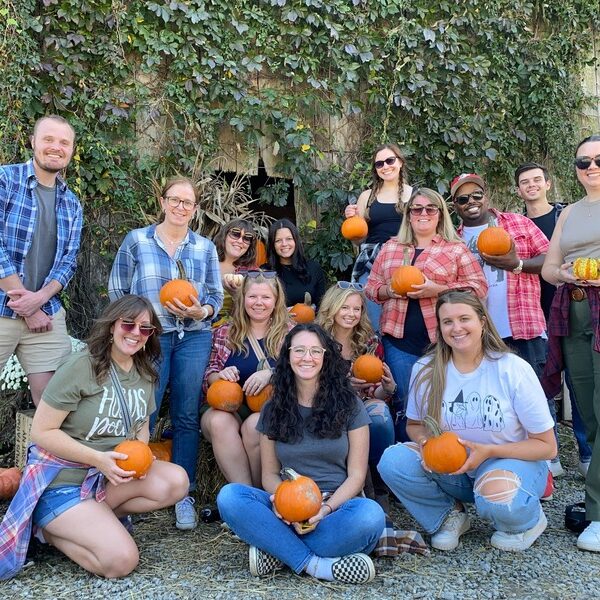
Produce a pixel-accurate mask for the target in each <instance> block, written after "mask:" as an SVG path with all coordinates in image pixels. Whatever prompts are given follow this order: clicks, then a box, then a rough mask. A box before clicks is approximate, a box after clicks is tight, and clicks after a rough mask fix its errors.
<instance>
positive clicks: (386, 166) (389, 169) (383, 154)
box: [344, 143, 413, 331]
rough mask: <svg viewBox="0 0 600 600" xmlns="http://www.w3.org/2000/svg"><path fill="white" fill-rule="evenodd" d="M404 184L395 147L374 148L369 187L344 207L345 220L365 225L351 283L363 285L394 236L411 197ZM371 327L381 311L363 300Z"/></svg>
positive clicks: (402, 167)
mask: <svg viewBox="0 0 600 600" xmlns="http://www.w3.org/2000/svg"><path fill="white" fill-rule="evenodd" d="M412 190H413V189H412V187H411V186H410V185H409V184H408V183H407V172H406V159H405V157H404V154H403V153H402V150H400V147H399V146H398V145H397V144H392V143H388V144H382V145H380V146H377V148H375V150H374V151H373V155H372V157H371V186H370V187H369V189H367V190H365V191H364V192H362V193H361V194H360V196H359V197H358V200H357V202H356V204H349V205H348V206H346V210H345V211H344V216H345V217H346V218H349V217H354V216H359V217H363V218H364V219H366V221H367V222H368V224H369V233H368V234H367V237H366V238H365V239H364V240H358V241H357V242H356V243H357V244H359V245H360V253H359V255H358V257H357V259H356V262H355V263H354V269H353V271H352V281H354V282H359V283H362V284H363V285H365V284H366V282H367V278H368V276H369V273H370V272H371V267H372V266H373V263H374V262H375V259H376V258H377V254H379V251H380V250H381V246H382V245H383V244H385V242H387V241H388V240H389V239H390V238H391V237H392V236H395V235H396V234H397V233H398V229H399V228H400V224H401V223H402V217H403V215H404V207H405V206H406V203H407V202H408V200H409V198H410V195H411V194H412ZM367 311H368V314H369V319H370V321H371V325H373V328H374V329H375V330H376V331H379V318H380V317H381V307H380V306H379V305H378V304H376V303H375V302H372V301H371V300H367Z"/></svg>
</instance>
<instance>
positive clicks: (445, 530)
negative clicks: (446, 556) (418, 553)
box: [431, 509, 471, 550]
mask: <svg viewBox="0 0 600 600" xmlns="http://www.w3.org/2000/svg"><path fill="white" fill-rule="evenodd" d="M470 528H471V519H470V518H469V515H468V514H467V513H466V512H465V511H460V510H457V509H454V510H453V511H452V512H451V513H450V514H449V515H448V516H447V517H446V520H445V521H444V522H443V523H442V526H441V527H440V528H439V529H438V530H437V531H436V532H435V533H434V534H433V535H432V536H431V545H432V546H433V547H434V548H435V549H436V550H454V549H455V548H456V547H457V546H458V541H459V540H460V536H461V535H462V534H463V533H465V532H466V531H469V529H470Z"/></svg>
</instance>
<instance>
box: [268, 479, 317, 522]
mask: <svg viewBox="0 0 600 600" xmlns="http://www.w3.org/2000/svg"><path fill="white" fill-rule="evenodd" d="M281 474H282V476H283V477H286V478H287V479H286V480H284V481H282V482H281V483H280V484H279V485H278V486H277V489H276V490H275V498H274V500H273V503H274V504H275V510H276V511H277V512H278V513H279V514H280V515H281V517H282V518H283V519H285V520H286V521H289V522H290V523H300V522H302V521H306V520H307V519H310V518H311V517H314V516H315V515H316V514H317V513H318V512H319V510H320V509H321V503H322V501H323V500H322V495H321V490H319V487H318V486H317V484H316V483H315V482H314V481H313V480H312V479H311V478H310V477H306V476H304V475H298V473H296V471H294V469H290V468H289V467H284V468H283V469H281Z"/></svg>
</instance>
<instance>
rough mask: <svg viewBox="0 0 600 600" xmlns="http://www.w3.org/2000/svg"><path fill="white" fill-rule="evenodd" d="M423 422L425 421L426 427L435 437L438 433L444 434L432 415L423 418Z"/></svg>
mask: <svg viewBox="0 0 600 600" xmlns="http://www.w3.org/2000/svg"><path fill="white" fill-rule="evenodd" d="M423 423H425V427H427V429H428V430H429V432H430V433H431V435H433V437H437V436H438V435H442V430H441V428H440V426H439V424H438V422H437V421H436V420H435V419H434V418H433V417H432V416H430V415H427V416H426V417H425V418H424V419H423Z"/></svg>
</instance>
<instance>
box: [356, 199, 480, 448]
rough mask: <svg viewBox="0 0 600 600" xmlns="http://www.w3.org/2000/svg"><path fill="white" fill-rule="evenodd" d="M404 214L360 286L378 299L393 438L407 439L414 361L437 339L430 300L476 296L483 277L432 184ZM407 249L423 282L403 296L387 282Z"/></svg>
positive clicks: (414, 200) (433, 311)
mask: <svg viewBox="0 0 600 600" xmlns="http://www.w3.org/2000/svg"><path fill="white" fill-rule="evenodd" d="M405 214H406V215H407V216H408V219H404V220H403V221H402V225H400V231H399V232H398V235H397V236H395V237H393V238H391V239H390V240H389V241H388V242H386V243H385V244H384V245H383V247H382V249H381V251H380V253H379V255H378V256H377V259H376V260H375V263H374V264H373V268H372V270H371V274H370V275H369V279H368V280H367V286H366V288H365V292H366V294H367V297H369V298H370V299H371V300H373V301H374V302H377V303H379V304H382V305H383V309H382V313H381V321H380V329H381V334H382V342H383V348H384V351H385V360H386V362H387V364H388V365H389V366H390V369H391V371H392V375H393V376H394V379H395V381H396V383H397V384H398V390H397V394H396V397H395V402H396V405H395V406H394V408H395V411H396V417H395V421H396V440H397V441H407V437H406V417H405V415H404V412H405V410H406V398H407V395H408V383H409V380H410V373H411V370H412V368H413V365H414V364H415V362H416V361H417V359H418V358H419V357H421V356H423V354H425V350H426V348H427V346H429V344H430V343H432V342H435V340H436V318H435V303H436V300H437V297H438V295H439V294H441V293H442V292H444V291H446V290H449V289H460V288H472V289H473V291H474V292H475V293H476V294H477V296H479V297H480V298H485V295H486V294H487V282H486V280H485V277H484V275H483V271H482V270H481V267H480V266H479V263H478V262H477V260H476V259H475V257H474V256H473V254H472V253H471V252H470V251H469V250H468V249H467V247H466V246H465V244H464V243H463V242H461V241H460V239H459V238H458V236H457V235H456V232H455V231H454V227H453V226H452V221H451V219H450V214H449V212H448V208H447V207H446V203H445V202H444V199H443V198H442V197H441V196H440V195H439V194H438V193H437V192H436V191H434V190H431V189H428V188H419V189H416V190H415V191H414V192H413V195H412V196H411V198H410V200H409V201H408V204H407V206H406V212H405ZM405 248H406V249H408V257H409V259H410V262H411V264H413V265H415V266H416V267H418V268H419V269H420V270H421V272H422V273H423V275H424V277H425V283H423V284H422V285H416V286H413V287H414V289H415V291H414V292H409V293H408V294H407V296H408V297H403V296H399V295H398V294H396V293H395V292H394V291H393V290H392V288H391V286H390V283H391V280H392V275H393V273H394V271H395V270H396V269H397V268H398V267H399V266H401V265H402V264H403V260H404V251H405Z"/></svg>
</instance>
